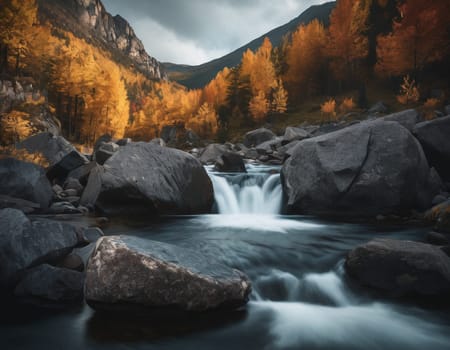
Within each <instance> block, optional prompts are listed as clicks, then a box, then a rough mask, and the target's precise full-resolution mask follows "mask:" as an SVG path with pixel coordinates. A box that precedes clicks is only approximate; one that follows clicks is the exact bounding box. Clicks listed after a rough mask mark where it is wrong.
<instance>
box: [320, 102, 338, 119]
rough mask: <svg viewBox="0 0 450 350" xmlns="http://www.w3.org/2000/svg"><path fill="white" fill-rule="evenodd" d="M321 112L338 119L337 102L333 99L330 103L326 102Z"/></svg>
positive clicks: (321, 107)
mask: <svg viewBox="0 0 450 350" xmlns="http://www.w3.org/2000/svg"><path fill="white" fill-rule="evenodd" d="M320 111H321V112H322V113H323V114H325V115H327V116H329V117H330V118H336V100H335V99H334V98H331V99H329V100H328V101H325V102H324V103H323V104H322V105H321V106H320Z"/></svg>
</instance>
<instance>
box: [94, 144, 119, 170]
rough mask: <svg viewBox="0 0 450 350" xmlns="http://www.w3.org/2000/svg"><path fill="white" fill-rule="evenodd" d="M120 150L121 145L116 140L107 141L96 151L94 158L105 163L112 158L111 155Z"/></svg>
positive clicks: (100, 162) (99, 162)
mask: <svg viewBox="0 0 450 350" xmlns="http://www.w3.org/2000/svg"><path fill="white" fill-rule="evenodd" d="M118 150H119V145H117V144H115V143H114V142H105V143H103V144H102V145H100V147H99V148H98V149H97V151H95V153H94V160H95V161H96V162H97V163H98V164H100V165H103V164H105V162H106V161H107V160H108V159H109V158H111V156H112V155H113V154H114V153H116V152H117V151H118Z"/></svg>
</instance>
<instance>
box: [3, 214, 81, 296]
mask: <svg viewBox="0 0 450 350" xmlns="http://www.w3.org/2000/svg"><path fill="white" fill-rule="evenodd" d="M0 227H1V230H0V261H1V262H2V263H1V264H0V287H2V288H4V287H6V288H8V287H10V286H12V285H14V283H15V282H16V281H17V279H18V278H19V275H20V274H21V273H22V272H23V271H24V270H25V269H27V268H29V267H32V266H34V265H37V264H40V263H44V262H48V261H54V260H58V259H61V258H63V257H64V256H66V255H67V254H69V253H70V252H71V250H72V249H73V248H74V247H75V246H76V245H77V244H78V236H77V232H76V229H75V228H74V227H73V226H70V225H67V224H63V223H60V222H56V221H50V220H44V219H40V220H35V221H33V222H30V220H29V219H28V218H27V217H26V216H25V215H24V214H23V213H22V212H21V211H18V210H15V209H3V210H0Z"/></svg>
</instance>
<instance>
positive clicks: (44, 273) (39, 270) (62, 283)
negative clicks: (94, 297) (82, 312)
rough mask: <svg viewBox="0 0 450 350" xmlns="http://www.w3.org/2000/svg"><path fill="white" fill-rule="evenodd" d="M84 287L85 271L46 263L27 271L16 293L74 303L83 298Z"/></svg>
mask: <svg viewBox="0 0 450 350" xmlns="http://www.w3.org/2000/svg"><path fill="white" fill-rule="evenodd" d="M83 287H84V274H83V273H81V272H78V271H73V270H68V269H64V268H59V267H53V266H50V265H47V264H44V265H40V266H38V267H35V268H33V269H30V270H29V271H27V272H26V274H25V276H24V277H23V279H22V280H21V281H20V282H19V284H18V285H17V286H16V288H15V290H14V294H15V295H16V296H19V297H27V298H30V297H32V298H39V299H45V300H48V301H52V302H58V303H73V302H81V301H82V300H83Z"/></svg>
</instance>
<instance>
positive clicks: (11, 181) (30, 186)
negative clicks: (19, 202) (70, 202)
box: [0, 158, 53, 209]
mask: <svg viewBox="0 0 450 350" xmlns="http://www.w3.org/2000/svg"><path fill="white" fill-rule="evenodd" d="M0 194H2V195H6V196H10V197H15V198H20V199H24V200H27V201H30V202H34V203H38V204H39V205H40V207H41V208H42V209H46V208H48V206H49V205H50V202H51V200H52V197H53V190H52V187H51V185H50V182H49V181H48V179H47V177H46V176H45V172H44V169H43V168H41V167H40V166H38V165H35V164H32V163H27V162H23V161H20V160H17V159H13V158H6V159H0Z"/></svg>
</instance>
